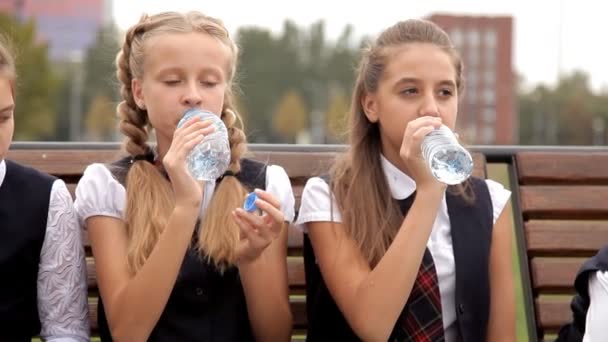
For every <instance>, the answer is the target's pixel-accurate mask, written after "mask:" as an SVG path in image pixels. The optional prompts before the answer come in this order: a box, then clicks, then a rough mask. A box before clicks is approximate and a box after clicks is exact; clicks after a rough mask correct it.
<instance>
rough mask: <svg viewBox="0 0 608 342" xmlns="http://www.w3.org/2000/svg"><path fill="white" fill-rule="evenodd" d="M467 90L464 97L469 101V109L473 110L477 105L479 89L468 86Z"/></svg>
mask: <svg viewBox="0 0 608 342" xmlns="http://www.w3.org/2000/svg"><path fill="white" fill-rule="evenodd" d="M465 89H466V90H465V93H464V96H465V97H466V99H467V103H468V106H469V109H473V108H475V106H476V105H477V88H472V87H470V86H467V87H465Z"/></svg>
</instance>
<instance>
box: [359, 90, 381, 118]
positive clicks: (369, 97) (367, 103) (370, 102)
mask: <svg viewBox="0 0 608 342" xmlns="http://www.w3.org/2000/svg"><path fill="white" fill-rule="evenodd" d="M361 108H363V112H364V113H365V116H366V117H367V120H369V121H370V122H372V123H376V122H378V109H377V108H378V105H377V100H376V96H375V95H374V94H363V96H362V97H361Z"/></svg>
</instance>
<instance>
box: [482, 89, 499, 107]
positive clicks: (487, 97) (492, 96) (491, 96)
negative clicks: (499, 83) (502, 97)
mask: <svg viewBox="0 0 608 342" xmlns="http://www.w3.org/2000/svg"><path fill="white" fill-rule="evenodd" d="M483 102H484V104H486V105H493V104H494V103H496V92H495V90H494V89H493V88H489V87H487V88H485V89H484V90H483Z"/></svg>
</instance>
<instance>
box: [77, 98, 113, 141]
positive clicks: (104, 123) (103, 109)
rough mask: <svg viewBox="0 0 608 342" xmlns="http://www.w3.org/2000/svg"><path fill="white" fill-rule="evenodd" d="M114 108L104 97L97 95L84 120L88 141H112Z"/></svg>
mask: <svg viewBox="0 0 608 342" xmlns="http://www.w3.org/2000/svg"><path fill="white" fill-rule="evenodd" d="M115 107H116V106H115V105H114V103H113V102H112V101H111V100H110V99H109V98H107V97H106V96H105V95H97V96H96V97H95V98H94V99H93V102H91V106H90V107H89V111H88V112H87V115H86V120H85V127H86V132H87V136H88V138H89V140H97V141H104V140H113V139H112V137H113V136H114V134H115V133H116V124H117V118H116V110H115Z"/></svg>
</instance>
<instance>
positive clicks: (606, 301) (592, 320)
mask: <svg viewBox="0 0 608 342" xmlns="http://www.w3.org/2000/svg"><path fill="white" fill-rule="evenodd" d="M574 288H575V290H576V295H575V296H574V298H572V302H571V304H570V308H571V309H572V318H573V319H572V322H570V323H568V324H566V325H564V326H563V327H562V328H561V329H560V331H559V336H558V338H557V340H556V342H580V341H583V342H595V341H608V330H607V329H606V322H607V318H608V246H605V247H604V248H602V249H600V250H599V251H598V253H597V254H596V255H595V256H593V257H592V258H589V260H587V261H586V262H585V263H584V264H583V266H581V268H580V270H579V271H578V273H577V275H576V279H575V280H574Z"/></svg>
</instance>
